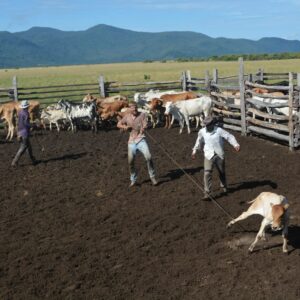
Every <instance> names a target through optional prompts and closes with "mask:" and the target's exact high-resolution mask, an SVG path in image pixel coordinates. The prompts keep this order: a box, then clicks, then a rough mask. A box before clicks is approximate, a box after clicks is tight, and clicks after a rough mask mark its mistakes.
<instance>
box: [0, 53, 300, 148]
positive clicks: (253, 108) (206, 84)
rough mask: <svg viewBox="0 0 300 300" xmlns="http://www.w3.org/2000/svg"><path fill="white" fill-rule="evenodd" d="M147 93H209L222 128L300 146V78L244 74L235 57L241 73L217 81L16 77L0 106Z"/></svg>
mask: <svg viewBox="0 0 300 300" xmlns="http://www.w3.org/2000/svg"><path fill="white" fill-rule="evenodd" d="M278 80H280V84H287V85H286V86H282V85H276V82H278ZM254 87H257V88H264V89H268V90H269V91H275V90H276V91H283V92H284V93H285V95H284V96H281V97H279V99H280V100H283V102H284V103H280V104H278V103H277V104H270V103H265V102H263V101H259V100H257V98H256V97H257V96H259V97H261V98H264V97H266V96H263V95H261V94H255V93H254V92H253V91H252V89H253V88H254ZM150 89H156V90H161V91H163V90H178V91H179V90H183V91H195V92H198V93H206V94H210V95H211V96H212V98H213V104H214V107H213V111H214V114H216V115H218V116H221V117H222V119H223V123H224V125H223V126H224V128H228V129H231V130H236V131H239V132H241V134H242V135H247V134H259V135H262V136H267V137H270V138H273V139H278V140H281V141H284V142H287V143H288V144H289V147H290V149H291V150H292V149H294V148H295V147H298V146H299V145H300V124H299V117H298V118H297V116H295V113H298V114H299V115H300V100H299V91H300V74H293V73H266V72H264V70H263V69H259V70H258V72H257V73H256V74H245V72H244V64H243V59H242V58H240V59H239V74H237V75H234V76H227V77H219V74H218V70H217V69H214V70H213V71H212V74H210V73H209V71H205V72H204V76H203V78H195V77H192V75H191V72H190V71H184V72H182V73H181V74H180V76H179V79H178V80H173V81H163V82H150V81H149V82H116V81H110V82H108V81H105V78H104V76H103V75H100V76H99V78H98V81H97V82H96V81H95V82H94V83H82V84H69V85H55V86H40V87H30V88H22V87H18V84H17V78H16V77H14V78H13V80H12V86H11V87H9V88H0V102H2V103H3V102H7V101H12V100H15V101H17V100H19V101H20V100H24V99H30V100H38V101H40V102H41V105H42V106H45V105H48V104H50V103H54V102H57V101H58V100H59V99H61V98H64V99H68V100H72V101H82V98H83V97H84V96H85V95H86V94H87V93H91V94H93V95H94V96H101V97H106V96H111V95H113V94H123V95H126V96H127V97H128V98H129V99H131V98H132V97H133V95H134V93H136V92H146V91H148V90H150ZM234 93H235V94H234ZM267 97H268V98H270V96H267ZM276 99H278V97H276ZM257 107H260V108H262V107H263V108H266V109H269V108H270V109H272V108H273V109H274V108H282V107H288V111H289V113H288V115H276V114H268V113H266V112H262V110H261V109H257ZM266 120H271V122H269V121H266Z"/></svg>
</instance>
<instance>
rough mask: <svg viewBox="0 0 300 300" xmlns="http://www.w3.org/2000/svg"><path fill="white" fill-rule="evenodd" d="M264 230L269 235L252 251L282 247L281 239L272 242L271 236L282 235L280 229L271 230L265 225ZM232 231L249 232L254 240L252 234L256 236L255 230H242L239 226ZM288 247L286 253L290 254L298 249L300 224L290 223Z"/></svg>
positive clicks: (299, 244) (299, 247) (299, 246)
mask: <svg viewBox="0 0 300 300" xmlns="http://www.w3.org/2000/svg"><path fill="white" fill-rule="evenodd" d="M265 232H266V234H268V235H269V236H268V241H267V242H264V241H261V242H259V244H258V245H257V246H256V248H255V249H254V251H253V253H256V252H260V251H262V250H270V249H274V248H281V247H282V241H280V242H272V237H275V236H281V235H282V231H281V230H279V231H272V230H271V228H270V227H267V228H266V230H265ZM234 233H242V234H245V233H251V234H253V240H254V236H256V234H257V230H246V229H245V230H244V229H243V228H240V229H238V230H236V231H234ZM288 249H289V251H288V254H291V253H292V252H294V251H295V250H297V249H300V226H298V225H290V226H289V231H288Z"/></svg>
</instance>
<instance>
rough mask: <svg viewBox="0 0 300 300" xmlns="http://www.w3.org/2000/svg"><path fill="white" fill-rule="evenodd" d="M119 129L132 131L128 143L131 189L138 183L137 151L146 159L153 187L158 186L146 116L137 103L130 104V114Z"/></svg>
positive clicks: (124, 118)
mask: <svg viewBox="0 0 300 300" xmlns="http://www.w3.org/2000/svg"><path fill="white" fill-rule="evenodd" d="M117 127H118V128H120V129H123V130H125V131H127V130H128V131H130V134H129V141H128V164H129V171H130V185H129V187H133V186H135V185H136V181H137V172H136V169H135V166H134V160H135V156H136V154H137V151H140V152H141V153H142V154H143V155H144V157H145V159H146V162H147V167H148V173H149V177H150V179H151V182H152V185H157V184H158V182H157V180H156V179H155V170H154V165H153V161H152V157H151V153H150V150H149V147H148V144H147V141H146V138H145V133H144V131H145V129H146V128H147V117H146V115H145V114H144V113H141V112H139V111H138V110H137V105H136V103H134V102H131V103H129V113H128V114H126V115H125V116H124V117H123V118H122V119H121V120H120V121H119V122H118V124H117Z"/></svg>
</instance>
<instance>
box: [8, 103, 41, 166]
mask: <svg viewBox="0 0 300 300" xmlns="http://www.w3.org/2000/svg"><path fill="white" fill-rule="evenodd" d="M28 107H29V102H28V101H27V100H23V101H22V102H21V110H20V111H19V113H18V139H19V141H20V148H19V150H18V152H17V154H16V156H15V158H14V159H13V161H12V163H11V165H12V166H13V167H14V166H17V164H18V160H19V158H20V157H21V156H22V155H23V153H24V152H25V151H26V150H27V152H28V154H29V157H30V159H31V161H32V164H33V165H36V164H37V160H36V159H35V158H34V156H33V154H32V148H31V144H30V140H29V136H30V127H31V125H30V117H29V112H28Z"/></svg>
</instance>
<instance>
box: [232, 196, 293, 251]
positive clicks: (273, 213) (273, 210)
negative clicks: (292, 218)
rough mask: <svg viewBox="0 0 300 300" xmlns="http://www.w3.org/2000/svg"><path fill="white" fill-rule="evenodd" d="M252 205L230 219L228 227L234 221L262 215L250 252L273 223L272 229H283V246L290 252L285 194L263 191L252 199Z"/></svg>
mask: <svg viewBox="0 0 300 300" xmlns="http://www.w3.org/2000/svg"><path fill="white" fill-rule="evenodd" d="M249 203H252V205H251V206H250V207H249V208H248V210H247V211H245V212H243V213H242V214H241V215H240V216H239V217H237V218H236V219H234V220H232V221H230V222H229V223H228V225H227V227H230V226H231V225H233V224H234V223H236V222H238V221H241V220H244V219H246V218H248V217H249V216H251V215H255V214H258V215H261V216H263V218H264V219H263V220H262V222H261V225H260V229H259V231H258V233H257V235H256V238H255V240H254V242H253V243H252V244H251V245H250V247H249V252H252V251H253V249H254V247H255V245H256V243H257V241H258V240H259V239H261V238H263V239H264V240H265V239H266V237H265V228H266V226H268V225H271V228H272V230H274V231H275V230H282V237H283V246H282V250H283V252H284V253H287V252H288V249H287V235H288V222H289V212H288V207H289V204H288V201H287V199H286V198H285V197H284V196H281V195H277V194H275V193H270V192H263V193H261V194H259V195H258V196H257V197H256V198H255V199H254V200H252V201H250V202H249Z"/></svg>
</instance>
